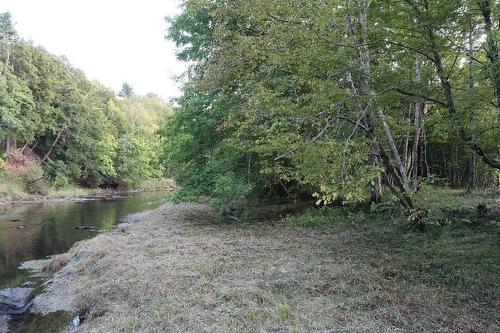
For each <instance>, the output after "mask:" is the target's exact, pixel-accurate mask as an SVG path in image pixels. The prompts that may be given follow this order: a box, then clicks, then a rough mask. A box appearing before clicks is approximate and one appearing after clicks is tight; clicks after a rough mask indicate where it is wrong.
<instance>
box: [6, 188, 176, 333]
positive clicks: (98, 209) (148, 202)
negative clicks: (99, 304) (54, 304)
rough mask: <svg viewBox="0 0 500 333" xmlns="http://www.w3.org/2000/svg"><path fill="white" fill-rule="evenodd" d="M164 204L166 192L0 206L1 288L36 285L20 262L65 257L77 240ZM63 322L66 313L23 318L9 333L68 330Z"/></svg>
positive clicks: (15, 319)
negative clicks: (49, 257) (21, 267)
mask: <svg viewBox="0 0 500 333" xmlns="http://www.w3.org/2000/svg"><path fill="white" fill-rule="evenodd" d="M165 202H166V198H165V194H164V193H140V194H131V195H125V196H121V197H115V198H108V199H99V200H87V201H81V202H73V201H68V202H45V203H36V204H22V205H15V206H0V289H4V288H9V287H18V286H22V285H26V284H35V285H36V284H37V283H39V282H40V281H36V278H34V277H32V276H31V275H30V273H29V272H28V271H25V270H21V269H19V265H20V264H21V263H22V262H24V261H27V260H34V259H44V258H47V257H48V256H51V255H54V254H58V253H63V252H66V251H67V250H69V248H70V247H71V246H72V245H73V244H74V243H75V242H77V241H80V240H83V239H86V238H91V237H94V236H95V235H96V234H97V233H98V232H102V231H109V230H111V229H112V228H113V227H114V226H115V225H116V224H117V223H119V222H120V221H121V220H122V219H123V218H125V217H126V216H127V215H129V214H132V213H137V212H141V211H146V210H151V209H155V208H157V207H159V206H160V205H161V204H163V203H165ZM79 226H88V227H91V228H92V227H95V230H93V229H87V230H81V229H78V228H77V227H79ZM67 319H69V317H68V314H64V313H60V314H52V315H50V316H46V317H41V316H36V315H31V314H27V315H25V316H22V317H18V318H14V319H13V320H12V321H11V325H10V326H11V330H12V331H13V332H42V331H43V332H51V331H58V330H60V329H62V328H64V326H61V325H66V324H67Z"/></svg>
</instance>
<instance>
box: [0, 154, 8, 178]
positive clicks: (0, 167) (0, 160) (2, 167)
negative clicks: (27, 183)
mask: <svg viewBox="0 0 500 333" xmlns="http://www.w3.org/2000/svg"><path fill="white" fill-rule="evenodd" d="M6 164H7V163H5V160H4V159H3V158H1V157H0V175H2V174H3V173H4V172H5V166H6Z"/></svg>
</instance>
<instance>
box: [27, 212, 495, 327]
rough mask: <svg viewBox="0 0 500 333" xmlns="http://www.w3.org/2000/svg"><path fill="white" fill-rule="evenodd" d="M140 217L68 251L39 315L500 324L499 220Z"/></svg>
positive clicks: (154, 322)
mask: <svg viewBox="0 0 500 333" xmlns="http://www.w3.org/2000/svg"><path fill="white" fill-rule="evenodd" d="M138 219H139V221H137V222H136V223H134V224H127V225H121V226H120V227H119V228H118V229H116V230H115V231H113V232H112V233H108V234H101V235H98V236H96V237H95V238H92V239H90V240H86V241H82V242H79V243H77V244H76V245H75V246H74V247H73V248H72V249H71V250H70V251H69V252H68V253H66V254H62V255H59V256H56V257H55V258H54V259H53V260H52V262H51V263H50V264H49V265H48V266H47V268H46V269H47V271H49V272H51V273H52V274H54V275H53V280H52V283H51V284H50V285H49V287H48V288H47V290H46V293H45V294H43V295H42V296H40V297H37V299H36V304H35V309H38V310H39V311H42V312H47V311H55V310H58V309H65V310H67V311H71V312H73V313H74V314H75V315H76V314H77V315H79V316H80V317H81V318H82V319H83V323H82V325H81V326H80V327H79V328H77V329H75V330H74V332H118V331H123V332H164V331H168V332H187V331H189V332H202V331H212V332H259V331H267V332H269V331H275V332H289V331H301V332H311V331H318V332H324V331H343V332H359V331H364V332H436V331H443V332H445V331H446V332H495V331H498V330H499V328H500V322H499V319H498V316H497V314H498V308H499V299H498V297H499V291H500V290H499V286H498V276H499V273H500V268H499V265H500V264H499V262H500V253H499V249H498V241H499V239H498V237H499V236H498V235H499V232H498V231H499V221H498V220H496V218H494V219H488V220H484V221H482V222H481V224H478V225H476V224H470V225H468V226H467V225H465V224H457V225H450V226H446V227H442V228H441V229H439V231H436V230H438V229H436V230H430V231H429V232H427V233H424V234H422V233H415V232H413V231H409V230H407V229H406V228H404V227H402V226H401V224H398V223H395V222H401V221H398V220H393V221H389V220H388V219H389V218H388V215H382V214H379V215H376V214H372V215H360V214H354V215H353V214H352V213H348V212H345V211H340V210H339V211H336V212H333V211H322V212H319V213H318V212H315V211H314V212H310V213H306V214H304V215H302V216H300V217H292V218H288V219H285V220H283V221H281V222H277V223H274V224H227V223H224V222H221V221H219V219H218V218H217V217H216V215H214V214H213V213H212V211H211V210H210V208H209V207H207V206H204V205H198V204H179V205H175V204H166V205H164V206H162V207H161V208H159V209H156V210H153V211H151V212H150V213H148V214H144V215H142V216H140V217H139V218H138ZM307 221H315V223H312V224H313V225H314V226H311V223H309V222H307ZM457 223H458V222H457ZM301 224H303V225H307V227H304V226H300V225H301Z"/></svg>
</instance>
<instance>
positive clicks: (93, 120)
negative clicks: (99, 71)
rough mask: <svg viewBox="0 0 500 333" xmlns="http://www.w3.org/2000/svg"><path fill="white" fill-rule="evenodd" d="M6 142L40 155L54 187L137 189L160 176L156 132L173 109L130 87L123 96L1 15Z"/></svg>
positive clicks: (0, 132) (1, 116) (1, 127)
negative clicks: (23, 35)
mask: <svg viewBox="0 0 500 333" xmlns="http://www.w3.org/2000/svg"><path fill="white" fill-rule="evenodd" d="M0 42H1V43H2V48H1V52H0V57H1V61H0V73H1V74H0V111H1V112H0V140H1V141H2V142H4V145H3V149H2V150H3V151H4V152H5V153H6V155H7V159H9V156H10V155H11V154H12V153H13V152H14V151H16V150H18V151H20V152H21V153H22V154H25V155H26V154H28V155H31V156H33V155H35V156H38V158H39V160H38V162H39V163H40V164H41V165H42V166H43V168H44V170H45V171H44V172H45V178H46V179H48V180H49V181H51V182H52V183H54V184H63V185H64V184H67V183H71V182H74V183H78V184H80V185H85V186H112V187H114V186H134V185H137V184H138V183H140V182H141V181H142V180H143V179H147V178H151V177H157V176H161V175H162V173H163V167H162V166H160V163H159V149H158V147H159V137H158V135H157V133H156V132H157V129H158V126H159V122H160V118H161V117H163V114H168V113H169V112H170V107H169V106H168V105H167V104H166V103H165V102H164V101H162V100H161V99H160V98H159V97H157V96H154V95H147V96H137V95H134V94H133V92H132V87H131V86H130V85H129V84H127V83H125V84H124V86H123V88H122V91H121V92H120V95H123V96H124V97H126V98H124V99H118V98H117V96H116V95H115V93H114V92H113V91H112V90H110V89H108V88H106V87H104V86H103V85H102V84H100V83H99V82H95V81H91V80H89V79H88V78H87V77H86V76H85V74H84V73H83V72H82V71H80V70H78V69H76V68H74V67H73V66H72V65H71V64H70V63H69V61H68V60H67V59H65V58H63V57H57V56H54V55H52V54H50V53H49V52H47V51H46V50H45V49H43V48H42V47H39V46H35V45H33V44H32V43H30V42H26V41H24V40H23V39H21V38H19V37H18V36H17V34H16V32H15V30H14V29H13V26H12V23H11V19H10V15H9V14H8V13H4V14H1V15H0Z"/></svg>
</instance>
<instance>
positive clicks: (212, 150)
mask: <svg viewBox="0 0 500 333" xmlns="http://www.w3.org/2000/svg"><path fill="white" fill-rule="evenodd" d="M499 15H500V8H498V3H497V2H495V1H491V0H480V1H469V0H466V1H464V0H438V1H426V0H425V1H419V2H417V1H413V0H405V1H368V0H354V1H340V0H334V1H319V0H318V1H316V0H315V1H278V0H257V1H248V0H236V1H223V0H188V1H186V2H185V3H184V6H183V11H182V13H181V14H180V15H178V16H177V17H174V18H168V19H167V21H168V24H169V33H168V36H167V37H168V38H169V39H171V40H173V41H174V42H175V43H176V44H177V46H178V48H179V51H178V57H179V59H181V60H185V61H188V62H190V63H191V67H190V70H189V72H188V73H187V77H188V80H187V83H186V84H185V86H184V91H183V95H182V97H181V98H180V99H179V100H178V107H177V110H176V112H175V115H174V116H173V117H172V118H171V119H169V120H168V121H167V122H166V123H165V126H164V128H163V135H164V136H165V137H168V141H167V142H166V143H165V144H164V149H165V153H164V157H165V159H166V161H167V163H168V164H169V165H170V166H171V167H172V168H173V170H174V172H175V176H176V178H177V181H178V183H179V184H180V185H181V186H182V188H183V192H181V194H184V195H185V196H188V197H193V196H194V197H201V196H210V197H212V198H215V199H216V200H219V201H220V202H226V203H230V202H236V201H241V200H248V199H258V200H262V199H269V198H284V197H286V198H288V199H291V200H294V199H297V198H299V197H302V196H304V195H307V196H309V197H311V196H312V197H315V198H316V200H317V202H318V203H324V204H329V203H332V202H366V201H369V200H371V201H377V200H380V198H381V196H382V195H383V194H384V195H385V193H386V192H390V193H392V195H393V197H394V198H397V200H398V201H399V203H400V204H401V205H402V206H403V207H405V208H407V209H408V211H410V212H412V214H417V215H418V214H419V213H418V211H415V204H414V201H415V200H414V199H413V197H414V193H415V192H416V191H418V189H419V187H420V186H421V183H422V182H435V181H441V182H444V183H448V184H451V185H452V186H455V187H468V188H471V189H472V188H475V187H493V186H497V185H496V182H497V181H498V177H499V173H498V172H499V171H498V170H500V135H499V126H500V60H499V59H500V56H499V50H498V39H499V34H498V31H499V30H498V28H499V27H498V22H499Z"/></svg>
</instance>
